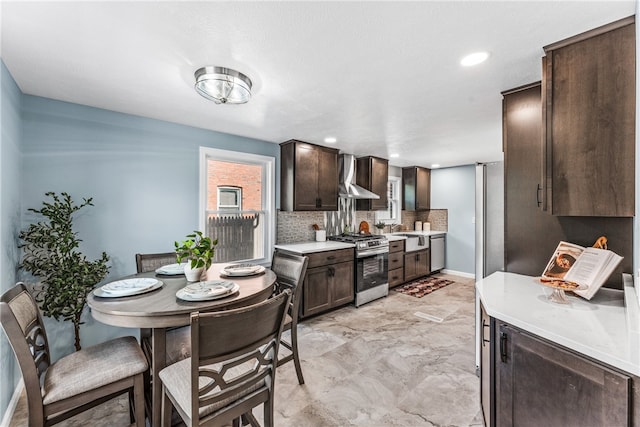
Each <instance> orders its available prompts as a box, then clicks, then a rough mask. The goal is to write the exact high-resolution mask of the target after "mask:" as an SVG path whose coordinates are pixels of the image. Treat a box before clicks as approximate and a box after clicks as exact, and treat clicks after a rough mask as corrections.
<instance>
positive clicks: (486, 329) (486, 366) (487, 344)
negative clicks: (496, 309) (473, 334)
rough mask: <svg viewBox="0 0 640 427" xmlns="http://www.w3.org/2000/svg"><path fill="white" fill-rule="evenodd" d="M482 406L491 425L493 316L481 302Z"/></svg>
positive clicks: (484, 414) (483, 413)
mask: <svg viewBox="0 0 640 427" xmlns="http://www.w3.org/2000/svg"><path fill="white" fill-rule="evenodd" d="M480 327H481V328H482V329H481V330H480V406H481V408H482V415H483V416H484V425H485V426H491V425H492V424H491V420H492V416H491V414H492V412H491V401H492V399H491V388H492V384H491V371H492V369H491V318H490V317H489V315H488V314H487V312H486V311H485V310H484V306H483V305H482V303H481V304H480Z"/></svg>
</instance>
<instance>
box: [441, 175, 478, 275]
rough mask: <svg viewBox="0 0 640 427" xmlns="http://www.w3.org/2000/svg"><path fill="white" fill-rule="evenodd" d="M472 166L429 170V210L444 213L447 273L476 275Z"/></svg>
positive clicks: (474, 179) (473, 177) (474, 199)
mask: <svg viewBox="0 0 640 427" xmlns="http://www.w3.org/2000/svg"><path fill="white" fill-rule="evenodd" d="M475 182H476V177H475V166H474V165H468V166H459V167H454V168H443V169H432V170H431V209H447V211H448V231H447V253H446V269H447V270H453V271H459V272H463V273H470V274H474V272H475V224H474V223H473V220H474V218H475V203H476V196H475Z"/></svg>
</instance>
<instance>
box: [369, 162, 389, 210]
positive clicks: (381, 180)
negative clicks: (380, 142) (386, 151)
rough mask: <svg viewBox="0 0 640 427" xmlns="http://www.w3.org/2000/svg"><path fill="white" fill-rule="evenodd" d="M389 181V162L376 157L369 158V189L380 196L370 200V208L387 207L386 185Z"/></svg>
mask: <svg viewBox="0 0 640 427" xmlns="http://www.w3.org/2000/svg"><path fill="white" fill-rule="evenodd" d="M388 182H389V162H388V161H387V160H385V159H379V158H377V157H372V158H371V191H373V192H374V193H376V194H377V195H378V196H380V198H379V199H372V200H371V210H372V211H379V210H385V209H387V185H388Z"/></svg>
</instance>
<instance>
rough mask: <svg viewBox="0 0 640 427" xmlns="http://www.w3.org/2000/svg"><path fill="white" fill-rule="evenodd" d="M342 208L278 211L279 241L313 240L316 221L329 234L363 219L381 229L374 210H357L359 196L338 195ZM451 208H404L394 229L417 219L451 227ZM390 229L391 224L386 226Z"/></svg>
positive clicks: (355, 225)
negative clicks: (408, 209)
mask: <svg viewBox="0 0 640 427" xmlns="http://www.w3.org/2000/svg"><path fill="white" fill-rule="evenodd" d="M338 201H339V204H338V209H339V210H338V211H331V212H316V211H294V212H284V211H278V225H277V233H278V235H277V238H276V243H277V244H287V243H297V242H309V241H312V240H315V232H314V231H313V227H312V225H313V224H317V225H318V226H319V227H320V228H323V229H325V230H327V236H333V235H336V234H340V233H342V232H343V231H344V230H345V227H348V230H349V231H357V230H358V228H359V225H360V222H362V221H366V222H368V223H369V230H371V232H372V233H376V232H378V230H377V229H376V228H375V227H374V223H375V216H374V212H373V211H356V210H355V200H353V199H345V198H340V199H338ZM447 216H448V211H447V210H446V209H434V210H430V211H424V212H414V211H402V224H399V226H397V227H395V228H394V230H393V231H400V230H401V229H402V230H413V228H414V223H415V222H416V221H422V222H429V223H430V224H431V230H433V231H448V223H447ZM384 231H385V232H388V231H389V230H388V228H386V229H385V230H384Z"/></svg>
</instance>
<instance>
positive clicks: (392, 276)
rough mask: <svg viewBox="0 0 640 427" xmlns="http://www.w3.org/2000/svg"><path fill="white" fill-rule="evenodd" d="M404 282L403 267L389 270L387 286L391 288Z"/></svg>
mask: <svg viewBox="0 0 640 427" xmlns="http://www.w3.org/2000/svg"><path fill="white" fill-rule="evenodd" d="M403 282H404V268H402V267H400V268H395V269H393V270H389V287H390V288H393V287H396V286H398V285H401V284H402V283H403Z"/></svg>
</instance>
